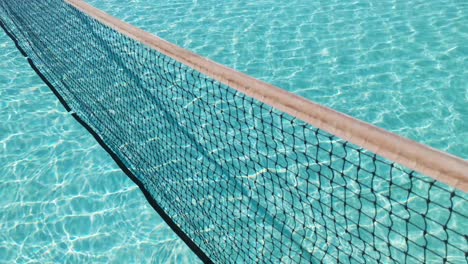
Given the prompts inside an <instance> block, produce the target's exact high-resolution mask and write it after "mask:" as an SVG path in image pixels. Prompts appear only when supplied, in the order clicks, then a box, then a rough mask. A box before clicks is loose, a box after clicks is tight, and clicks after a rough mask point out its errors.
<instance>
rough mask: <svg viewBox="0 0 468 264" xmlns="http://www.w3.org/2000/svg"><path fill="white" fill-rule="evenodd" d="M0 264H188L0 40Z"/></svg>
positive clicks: (133, 189)
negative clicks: (31, 263)
mask: <svg viewBox="0 0 468 264" xmlns="http://www.w3.org/2000/svg"><path fill="white" fill-rule="evenodd" d="M0 51H1V52H0V121H1V122H0V263H26V262H33V263H70V262H71V263H109V262H111V263H193V262H194V261H196V260H197V258H196V256H195V255H194V254H193V253H192V252H191V251H190V249H188V248H187V247H186V246H185V244H184V243H183V242H182V241H181V240H180V239H179V238H178V237H177V236H176V235H175V234H174V233H173V232H172V230H170V228H169V227H168V226H167V225H166V224H165V223H164V222H163V221H162V219H160V218H159V216H158V215H157V214H156V212H154V210H153V209H152V208H151V206H150V205H149V204H148V203H147V202H146V200H145V198H144V197H143V195H142V193H141V192H140V190H139V189H138V187H137V186H136V185H135V184H134V183H133V182H131V181H130V180H129V179H128V178H127V176H126V175H124V173H123V172H121V170H120V169H119V168H118V167H117V165H115V163H114V162H113V161H112V159H111V158H110V157H109V156H108V154H107V153H105V151H104V150H102V148H101V147H100V146H99V145H97V144H96V142H95V140H94V139H93V138H92V136H91V135H90V134H89V133H88V132H87V131H86V130H85V129H84V128H82V127H81V126H80V125H79V124H78V123H77V122H76V121H75V120H74V119H73V118H72V117H71V116H70V115H69V114H67V113H66V111H65V110H64V109H63V107H62V106H61V105H60V104H59V102H58V100H57V99H56V97H55V96H54V95H53V94H52V92H51V91H50V90H49V88H47V87H46V86H45V85H44V84H43V82H42V81H41V80H40V79H39V77H38V76H37V75H36V74H35V73H34V71H33V70H32V69H31V68H30V67H29V65H28V63H27V62H26V60H25V59H24V57H23V56H22V55H21V54H20V53H19V52H18V51H17V50H16V48H15V46H14V44H13V42H12V41H11V40H10V39H9V38H8V37H7V35H6V34H5V33H4V32H3V31H2V30H0Z"/></svg>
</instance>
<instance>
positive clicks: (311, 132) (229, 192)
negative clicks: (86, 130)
mask: <svg viewBox="0 0 468 264" xmlns="http://www.w3.org/2000/svg"><path fill="white" fill-rule="evenodd" d="M45 5H47V8H45ZM2 8H3V9H4V10H5V13H6V14H7V16H6V18H5V21H6V24H7V26H8V27H9V28H10V30H11V31H12V32H14V33H15V35H16V37H17V38H18V39H19V42H20V44H21V46H22V47H23V48H24V50H25V51H26V53H27V54H28V55H29V56H30V57H31V59H32V60H33V61H34V62H35V64H36V65H37V66H38V68H39V70H40V71H41V72H42V73H43V74H44V75H45V77H46V78H47V79H48V80H50V81H51V82H52V83H53V84H54V85H55V87H56V89H57V90H58V91H59V92H60V94H61V95H62V96H63V97H64V99H65V101H66V102H67V103H68V105H69V106H70V107H71V109H72V110H73V111H74V112H76V113H77V114H78V115H79V116H80V117H81V118H82V119H83V120H84V121H85V122H86V123H87V124H88V125H89V126H90V127H91V128H92V129H93V130H94V131H95V132H96V133H97V134H98V135H99V136H100V137H101V138H102V139H103V141H104V142H105V143H106V144H107V145H108V146H109V147H110V149H111V150H112V151H113V152H114V153H116V155H117V156H118V157H119V158H120V159H121V160H122V161H123V163H124V164H125V165H126V166H127V167H128V168H129V169H130V170H131V171H132V172H133V173H134V174H135V175H136V176H137V177H138V179H139V180H140V181H141V182H142V183H143V185H144V187H145V189H146V190H147V191H149V192H150V193H151V195H152V196H153V197H154V199H155V200H156V201H157V202H158V204H159V205H160V206H161V207H162V208H163V209H164V210H165V211H166V213H167V214H168V215H169V216H170V217H171V218H172V219H173V221H174V222H175V223H176V224H177V225H179V226H180V227H181V229H182V230H183V231H184V232H185V233H186V234H187V235H188V236H189V237H190V238H191V240H192V241H194V242H195V244H197V245H198V247H199V248H200V250H202V251H203V252H204V253H205V254H206V255H207V256H208V257H209V258H210V259H212V260H213V261H215V262H253V261H262V262H265V261H273V262H279V261H282V262H286V263H288V262H311V261H312V262H319V261H323V262H330V261H336V260H340V261H342V262H348V263H365V262H375V261H382V262H392V261H408V262H431V261H433V262H440V261H443V260H445V261H448V262H460V261H464V260H465V259H466V256H465V252H467V243H466V230H467V229H466V223H467V221H466V220H467V219H466V218H467V205H466V198H467V197H466V194H464V193H462V192H459V191H457V190H454V189H452V188H450V187H447V186H445V185H443V184H441V183H439V182H436V181H434V180H432V179H430V178H428V177H425V176H423V175H418V174H417V173H415V172H412V171H409V170H407V169H405V168H403V167H401V166H399V165H398V164H394V163H392V162H389V161H387V160H385V159H383V158H381V157H379V156H377V155H375V154H372V153H370V152H368V151H366V150H363V149H361V148H359V147H356V146H354V145H352V144H350V143H348V142H346V141H343V140H341V139H339V138H336V137H335V136H333V135H330V134H327V133H325V132H323V131H321V130H319V129H317V128H314V127H312V126H310V125H308V124H305V123H303V122H302V121H300V120H297V119H295V118H293V117H291V116H289V115H287V114H284V113H281V112H279V111H277V110H275V109H273V108H271V107H269V106H267V105H264V104H262V103H260V102H258V101H256V100H255V99H252V98H249V97H246V96H244V95H242V94H240V93H238V92H236V91H235V90H233V89H231V88H229V87H227V86H225V85H223V84H220V83H218V82H217V81H214V80H212V79H210V78H208V77H206V76H204V75H202V74H200V73H198V72H196V71H195V70H193V69H190V68H188V67H186V66H184V65H182V64H180V63H178V62H176V61H174V60H173V59H171V58H169V57H166V56H164V55H162V54H160V53H158V52H156V51H155V50H152V49H150V48H148V47H145V46H143V45H142V44H139V43H137V42H135V41H133V40H131V39H129V38H128V37H126V36H124V35H121V34H119V33H117V32H115V31H113V30H111V29H110V28H108V27H106V26H104V25H102V24H100V23H99V22H97V21H95V20H93V19H91V18H90V17H88V16H86V15H85V14H83V13H81V12H79V11H77V10H75V9H73V8H72V7H70V6H68V5H67V4H65V3H62V2H60V1H46V3H38V2H32V3H31V2H30V1H20V2H18V1H16V2H15V4H12V3H9V2H4V3H3V6H2ZM32 21H34V22H35V23H32Z"/></svg>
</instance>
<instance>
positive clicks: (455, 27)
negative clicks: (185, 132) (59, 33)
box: [89, 0, 468, 158]
mask: <svg viewBox="0 0 468 264" xmlns="http://www.w3.org/2000/svg"><path fill="white" fill-rule="evenodd" d="M89 2H90V3H92V4H93V5H95V6H96V7H99V8H101V9H103V10H104V11H106V12H108V13H110V14H112V15H114V16H117V17H119V18H121V19H123V20H125V21H127V22H129V23H132V24H134V25H136V26H138V27H141V28H143V29H145V30H147V31H149V32H152V33H154V34H156V35H158V36H160V37H162V38H165V39H167V40H169V41H171V42H173V43H176V44H178V45H180V46H182V47H185V48H188V49H191V50H192V51H195V52H197V53H200V54H202V55H204V56H207V57H209V58H211V59H213V60H215V61H217V62H220V63H223V64H226V65H228V66H230V67H233V68H235V69H237V70H240V71H242V72H245V73H248V74H250V75H253V76H255V77H257V78H260V79H262V80H264V81H267V82H270V83H273V84H275V85H277V86H279V87H281V88H284V89H286V90H289V91H292V92H294V93H296V94H299V95H302V96H305V97H307V98H309V99H312V100H314V101H316V102H318V103H321V104H324V105H327V106H330V107H332V108H334V109H336V110H339V111H342V112H344V113H347V114H349V115H352V116H354V117H356V118H359V119H362V120H365V121H367V122H370V123H372V124H375V125H377V126H380V127H383V128H385V129H388V130H390V131H393V132H396V133H398V134H400V135H403V136H405V137H409V138H411V139H413V140H416V141H419V142H422V143H424V144H428V145H430V146H433V147H435V148H438V149H441V150H444V151H448V152H450V153H453V154H456V155H458V156H461V157H463V158H468V140H466V138H468V2H467V1H460V0H448V1H440V0H381V1H370V0H357V1H354V0H353V1H351V0H346V1H343V0H331V1H309V0H292V1H273V0H261V1H245V0H243V1H217V0H205V1H196V0H195V1H192V0H190V1H189V0H176V1H161V0H159V1H154V0H134V1H121V0H108V1H97V0H91V1H89Z"/></svg>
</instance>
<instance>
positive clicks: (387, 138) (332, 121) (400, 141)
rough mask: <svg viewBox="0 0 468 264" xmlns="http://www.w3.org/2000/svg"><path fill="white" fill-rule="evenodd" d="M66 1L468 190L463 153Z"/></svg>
mask: <svg viewBox="0 0 468 264" xmlns="http://www.w3.org/2000/svg"><path fill="white" fill-rule="evenodd" d="M65 2H66V3H68V4H70V5H71V6H73V7H74V8H76V9H78V10H79V11H81V12H83V13H84V14H86V15H88V16H89V17H91V18H93V19H95V20H97V21H99V22H101V23H103V24H105V25H107V26H108V27H110V28H112V29H114V30H116V31H118V32H119V33H121V34H123V35H126V36H128V37H130V38H132V39H134V40H136V41H138V42H141V43H143V44H145V45H146V46H148V47H150V48H152V49H155V50H157V51H158V52H160V53H162V54H164V55H166V56H169V57H171V58H173V59H174V60H176V61H178V62H180V63H182V64H185V65H187V66H189V67H191V68H193V69H195V70H197V71H199V72H201V73H203V74H205V75H207V76H209V77H211V78H213V79H215V80H217V81H219V82H221V83H223V84H226V85H227V86H229V87H231V88H233V89H235V90H237V91H239V92H241V93H243V94H245V95H247V96H249V97H252V98H255V99H257V100H259V101H261V102H263V103H265V104H267V105H270V106H272V107H274V108H276V109H278V110H281V111H283V112H285V113H287V114H289V115H291V116H293V117H296V118H298V119H300V120H302V121H304V122H307V123H309V124H311V125H313V126H315V127H317V128H319V129H322V130H324V131H327V132H329V133H331V134H334V135H336V136H338V137H340V138H342V139H344V140H346V141H349V142H351V143H353V144H355V145H358V146H360V147H362V148H364V149H367V150H370V151H372V152H374V153H376V154H378V155H380V156H382V157H384V158H387V159H389V160H391V161H393V162H396V163H398V164H401V165H404V166H406V167H408V168H410V169H412V170H414V171H417V172H419V173H422V174H424V175H427V176H429V177H431V178H433V179H435V180H438V181H440V182H443V183H445V184H448V185H450V186H452V187H454V188H457V189H459V190H462V191H464V192H468V161H466V160H464V159H461V158H459V157H456V156H453V155H450V154H448V153H445V152H442V151H439V150H436V149H434V148H431V147H429V146H426V145H423V144H420V143H417V142H415V141H412V140H410V139H407V138H403V137H401V136H398V135H396V134H394V133H391V132H388V131H386V130H384V129H381V128H378V127H376V126H373V125H371V124H368V123H366V122H363V121H361V120H358V119H355V118H353V117H351V116H348V115H346V114H343V113H340V112H337V111H335V110H333V109H330V108H328V107H325V106H322V105H319V104H317V103H314V102H312V101H310V100H307V99H305V98H302V97H300V96H298V95H295V94H292V93H290V92H287V91H285V90H283V89H280V88H278V87H276V86H273V85H271V84H268V83H265V82H263V81H260V80H257V79H255V78H253V77H250V76H248V75H246V74H243V73H240V72H238V71H236V70H234V69H231V68H229V67H226V66H224V65H221V64H218V63H216V62H214V61H211V60H209V59H207V58H204V57H201V56H199V55H197V54H194V53H192V52H190V51H188V50H186V49H183V48H181V47H179V46H177V45H175V44H172V43H170V42H167V41H166V40H164V39H161V38H159V37H156V36H154V35H152V34H150V33H148V32H145V31H143V30H141V29H139V28H136V27H134V26H132V25H130V24H128V23H125V22H123V21H121V20H119V19H117V18H115V17H112V16H110V15H109V14H107V13H105V12H103V11H101V10H99V9H97V8H95V7H93V6H91V5H89V4H87V3H86V2H85V1H83V0H65Z"/></svg>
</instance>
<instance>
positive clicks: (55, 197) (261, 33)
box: [0, 0, 468, 263]
mask: <svg viewBox="0 0 468 264" xmlns="http://www.w3.org/2000/svg"><path fill="white" fill-rule="evenodd" d="M89 2H91V3H92V4H93V5H95V6H97V7H99V8H101V9H103V10H105V11H106V12H109V13H111V14H112V15H115V16H117V17H119V18H121V19H124V20H125V21H127V22H130V23H132V24H134V25H136V26H139V27H141V28H143V29H145V30H147V31H150V32H152V33H154V34H156V35H158V36H160V37H163V38H165V39H167V40H169V41H171V42H174V43H176V44H178V45H180V46H182V47H185V48H188V49H191V50H193V51H195V52H197V53H200V54H202V55H204V56H207V57H209V58H211V59H213V60H215V61H217V62H220V63H223V64H226V65H229V66H231V67H233V68H235V69H238V70H240V71H243V72H246V73H248V74H250V75H253V76H255V77H257V78H259V79H262V80H264V81H267V82H270V83H273V84H275V85H278V86H280V87H282V88H284V89H287V90H289V91H292V92H294V93H297V94H300V95H302V96H305V97H307V98H310V99H312V100H314V101H316V102H319V103H322V104H325V105H328V106H330V107H332V108H335V109H337V110H339V111H342V112H345V113H347V114H350V115H352V116H354V117H357V118H360V119H363V120H365V121H367V122H370V123H373V124H375V125H378V126H380V127H383V128H386V129H388V130H391V131H393V132H396V133H398V134H401V135H403V136H406V137H409V138H412V139H414V140H417V141H419V142H422V143H425V144H429V145H431V146H433V147H436V148H439V149H442V150H445V151H448V152H450V153H453V154H456V155H458V156H461V157H464V158H467V157H468V141H467V140H466V138H468V122H467V121H468V107H467V104H468V103H467V102H468V82H467V80H468V70H467V65H468V44H467V43H468V26H466V25H468V3H466V2H465V1H455V0H452V1H444V2H443V3H442V1H435V0H430V1H417V0H410V1H402V0H392V1H390V0H384V1H378V3H377V2H375V1H362V0H358V1H338V0H336V1H305V0H303V1H300V0H293V1H272V0H262V1H214V0H209V1H169V2H168V1H150V0H141V1H124V2H122V1H116V0H108V1H97V0H92V1H89ZM0 47H1V49H0V50H1V52H0V56H1V60H0V121H1V122H0V175H2V177H1V178H0V210H1V214H0V263H1V262H5V263H11V262H28V261H38V262H105V263H107V262H114V263H115V262H117V263H130V262H137V263H146V262H156V263H167V262H185V263H189V262H190V263H191V262H193V261H195V260H196V257H195V256H194V255H193V253H192V252H190V250H189V249H188V248H187V247H186V246H185V245H184V244H183V242H182V241H180V240H179V239H178V238H177V237H176V235H175V234H173V233H172V231H171V230H170V229H169V228H168V227H167V226H166V225H165V224H164V223H163V221H162V220H161V219H160V218H159V217H158V216H157V214H156V213H155V212H154V211H153V209H152V208H151V207H150V206H149V205H147V203H146V201H145V199H144V198H143V195H142V194H141V193H140V191H139V190H138V189H137V187H136V186H135V185H134V184H133V183H132V182H131V181H130V180H129V179H127V177H126V176H125V175H124V174H123V173H122V172H121V171H120V170H119V169H118V167H117V166H116V165H115V164H114V163H113V161H112V160H111V159H110V157H108V155H107V154H106V153H105V152H104V151H103V150H102V149H101V148H100V147H99V146H98V145H97V144H96V143H95V141H94V139H93V138H92V137H91V136H90V135H89V134H88V133H87V132H86V131H85V130H84V129H83V128H82V127H81V126H80V125H78V124H77V123H76V121H75V120H73V118H71V117H70V116H69V115H68V114H66V113H65V111H64V110H63V108H62V107H61V106H60V104H59V103H58V100H56V98H55V97H54V95H53V94H52V93H51V92H50V91H49V90H48V88H47V87H46V86H45V85H44V84H43V83H42V82H41V80H40V79H39V77H37V76H36V75H35V73H34V72H33V71H32V70H31V69H30V67H29V66H28V64H27V62H26V61H25V60H24V58H23V57H22V56H21V54H20V53H19V52H18V51H17V50H16V48H15V47H14V45H13V43H12V42H11V41H10V39H9V38H8V37H7V36H6V35H5V34H4V33H3V32H0Z"/></svg>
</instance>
